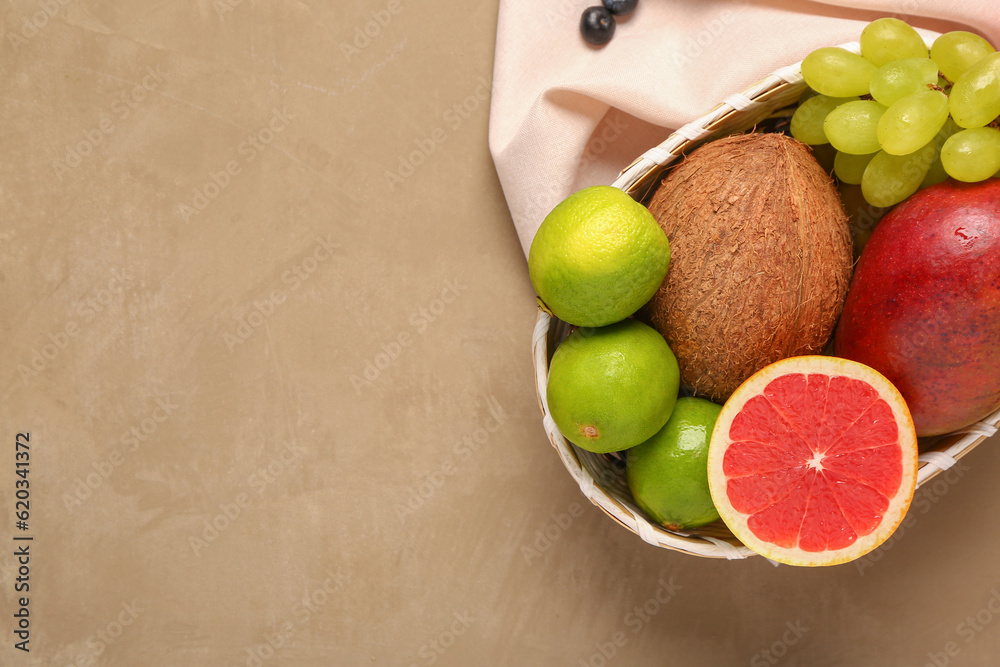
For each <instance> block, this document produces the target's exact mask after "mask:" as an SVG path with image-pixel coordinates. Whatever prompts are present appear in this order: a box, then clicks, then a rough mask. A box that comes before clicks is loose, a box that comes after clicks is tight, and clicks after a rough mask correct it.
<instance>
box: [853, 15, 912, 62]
mask: <svg viewBox="0 0 1000 667" xmlns="http://www.w3.org/2000/svg"><path fill="white" fill-rule="evenodd" d="M861 55H862V56H864V57H865V58H867V59H868V60H870V61H871V62H873V63H875V64H876V65H878V66H879V67H881V66H882V65H885V64H887V63H891V62H892V61H893V60H900V59H902V58H926V57H927V45H926V44H924V39H923V37H921V36H920V35H919V34H918V33H917V31H916V30H914V29H913V28H911V27H910V26H909V25H908V24H907V23H905V22H904V21H900V20H899V19H893V18H883V19H878V20H875V21H872V22H871V23H869V24H868V25H867V26H865V29H864V30H862V31H861Z"/></svg>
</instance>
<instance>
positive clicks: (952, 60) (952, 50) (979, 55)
mask: <svg viewBox="0 0 1000 667" xmlns="http://www.w3.org/2000/svg"><path fill="white" fill-rule="evenodd" d="M995 51H996V49H994V48H993V45H992V44H990V43H989V42H987V41H986V40H985V39H983V38H982V37H980V36H979V35H976V34H974V33H971V32H966V31H964V30H954V31H952V32H946V33H945V34H943V35H941V36H940V37H938V38H937V39H936V40H934V44H932V45H931V60H933V61H934V62H936V63H937V65H938V67H939V68H941V73H942V74H944V75H945V76H946V77H948V79H949V80H950V81H951V82H952V83H954V82H955V81H957V80H958V77H960V76H962V75H963V74H965V72H966V71H967V70H968V69H969V68H970V67H972V66H973V65H975V64H976V63H978V62H979V61H980V60H982V59H983V58H985V57H986V56H988V55H990V54H991V53H994V52H995Z"/></svg>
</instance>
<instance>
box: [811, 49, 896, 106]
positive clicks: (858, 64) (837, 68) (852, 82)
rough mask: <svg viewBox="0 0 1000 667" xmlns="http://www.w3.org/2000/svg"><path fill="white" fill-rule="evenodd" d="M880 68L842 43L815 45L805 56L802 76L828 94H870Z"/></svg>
mask: <svg viewBox="0 0 1000 667" xmlns="http://www.w3.org/2000/svg"><path fill="white" fill-rule="evenodd" d="M877 71H878V68H877V67H876V66H875V65H873V64H872V63H871V61H868V60H866V59H864V58H862V57H861V56H859V55H857V54H856V53H851V52H850V51H848V50H847V49H842V48H840V47H839V46H824V47H823V48H820V49H816V50H815V51H813V52H812V53H810V54H809V55H808V56H806V57H805V59H803V60H802V78H803V79H805V81H806V83H807V84H809V87H810V88H812V89H813V90H815V91H817V92H818V93H820V94H821V95H826V96H828V97H856V96H858V95H867V94H868V92H869V88H870V84H871V80H872V77H873V76H874V75H875V72H877Z"/></svg>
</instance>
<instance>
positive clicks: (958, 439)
mask: <svg viewBox="0 0 1000 667" xmlns="http://www.w3.org/2000/svg"><path fill="white" fill-rule="evenodd" d="M925 32H927V35H925V36H924V41H925V43H926V44H927V46H928V47H930V46H931V44H933V42H934V40H935V39H936V38H937V37H938V36H939V33H931V32H930V31H925ZM840 47H841V48H844V49H847V50H848V51H851V52H853V53H858V54H860V52H861V46H860V44H859V43H858V42H848V43H846V44H841V45H840ZM801 64H802V62H801V61H799V62H797V63H794V64H792V65H788V66H786V67H781V68H779V69H777V70H775V71H774V72H772V73H770V74H768V75H767V76H765V77H764V78H763V79H761V80H760V81H758V82H757V83H755V84H753V85H752V86H750V87H749V88H746V89H745V90H743V91H741V92H739V93H736V94H735V95H730V96H729V97H727V98H726V99H725V100H724V101H723V102H721V103H719V104H717V105H716V106H714V107H713V108H712V109H710V110H709V111H708V113H706V114H704V115H703V116H701V117H700V118H697V119H695V120H693V121H691V122H690V123H687V124H686V125H684V126H682V127H680V128H678V129H677V130H676V131H675V132H673V133H671V135H670V136H669V137H667V139H666V140H664V141H663V142H662V143H660V144H659V145H658V146H655V147H653V148H651V149H649V150H648V151H646V152H645V153H643V154H642V155H641V156H639V157H638V158H636V159H635V160H634V161H633V162H632V163H631V164H630V165H629V166H628V167H626V168H625V169H624V170H622V172H621V174H619V176H618V178H617V179H616V180H615V182H614V183H613V184H612V185H613V186H614V187H618V188H620V189H622V190H624V191H625V192H627V193H628V194H630V195H631V196H632V197H634V198H635V199H636V200H638V201H641V200H642V199H643V198H644V197H645V195H646V194H648V193H649V191H650V189H651V188H652V187H653V186H654V185H655V184H656V183H657V182H658V180H659V178H660V175H661V174H662V173H663V172H664V171H665V169H666V168H667V167H668V166H669V165H670V163H671V162H673V161H674V160H675V159H676V158H677V157H679V156H681V155H683V154H684V153H685V151H686V150H687V149H689V148H693V147H694V146H696V145H698V144H700V143H701V142H702V141H704V140H705V139H706V138H708V137H710V136H711V135H712V134H714V133H715V132H717V131H719V130H720V129H723V128H725V127H726V126H727V124H729V123H730V122H732V121H734V120H738V119H739V118H740V115H741V114H744V113H745V112H746V111H747V110H748V109H761V108H764V107H765V105H766V104H767V103H768V102H772V103H773V102H774V101H775V100H780V99H783V97H784V96H787V95H796V96H797V95H799V94H801V93H802V92H803V91H804V90H805V88H806V85H805V83H804V81H803V79H802V73H801V70H800V67H801ZM559 323H560V321H559V320H558V319H556V318H555V317H553V316H551V315H549V314H548V313H547V312H545V311H543V310H541V309H539V312H538V318H537V320H536V322H535V328H534V332H533V334H532V340H531V348H532V360H533V364H534V370H535V392H536V396H537V399H538V404H539V407H540V409H541V411H542V422H543V426H544V428H545V432H546V434H547V435H548V438H549V441H550V442H551V444H552V446H553V447H554V448H555V450H556V452H557V453H558V454H559V458H560V460H561V461H562V463H563V466H564V467H565V468H566V470H567V471H569V473H570V474H571V475H572V476H573V478H574V479H575V480H576V482H577V484H578V485H579V486H580V490H581V492H582V493H583V494H584V496H586V497H587V499H588V500H590V501H591V502H592V503H593V504H595V505H596V506H597V507H599V508H600V509H601V510H602V511H604V513H605V514H607V515H608V516H610V517H611V518H612V519H614V520H615V521H616V522H617V523H619V524H620V525H622V526H624V527H625V528H626V529H628V530H630V531H631V532H633V533H635V534H636V535H638V536H639V537H641V538H642V539H643V540H644V541H645V542H647V543H649V544H652V545H654V546H658V547H662V548H666V549H671V550H674V551H679V552H681V553H686V554H690V555H693V556H700V557H704V558H725V559H728V560H739V559H744V558H747V557H750V556H756V555H758V554H757V553H756V552H754V551H752V550H751V549H750V548H749V547H746V546H744V545H742V544H739V543H738V542H737V543H735V544H733V543H731V542H730V541H727V540H724V539H720V538H716V537H711V536H707V535H699V534H698V531H696V530H695V531H690V532H687V533H679V532H673V531H669V530H666V529H665V528H662V527H660V526H658V525H656V524H654V523H651V522H650V521H649V520H648V519H647V518H646V517H645V516H644V514H643V513H642V511H641V510H639V509H638V508H637V507H635V506H634V504H632V503H627V502H623V501H622V500H621V499H618V498H615V497H614V496H612V495H611V494H609V493H608V492H607V491H606V490H605V489H604V488H603V487H602V486H601V484H600V483H599V481H598V480H596V479H595V478H594V476H593V475H592V474H591V472H590V471H589V470H588V469H587V467H586V466H585V465H584V464H583V462H582V461H581V458H580V456H581V455H582V454H583V452H582V450H579V449H578V448H577V447H576V445H573V444H572V443H570V442H569V440H567V439H566V437H565V436H563V434H562V433H561V432H560V431H559V428H558V427H557V426H556V424H555V421H553V419H552V416H551V415H550V414H549V410H548V402H547V400H546V386H547V384H548V361H549V338H550V335H551V334H552V333H553V332H554V330H555V328H556V326H557V325H559ZM998 427H1000V410H997V411H995V412H994V413H992V414H991V415H989V416H988V417H986V418H985V419H983V420H981V421H980V422H977V423H976V424H973V425H971V426H969V427H966V428H965V429H961V430H959V431H956V432H954V433H951V434H948V435H947V436H943V437H942V439H941V440H940V441H939V443H940V444H939V445H938V446H936V447H935V448H933V449H931V450H929V451H926V452H924V453H922V454H921V455H920V459H919V461H920V462H919V466H920V467H919V470H918V473H917V486H918V487H919V486H920V485H921V484H923V483H925V482H927V481H929V480H930V479H932V478H933V477H934V476H935V475H937V474H939V473H940V472H942V471H944V470H947V469H948V468H950V467H952V466H953V465H955V464H956V463H957V461H958V460H959V459H961V458H962V457H964V456H965V455H966V454H968V453H969V452H970V451H972V450H973V449H974V448H975V447H976V446H977V445H979V444H980V443H981V442H983V441H984V440H986V438H988V437H990V436H991V435H993V434H995V433H996V432H997V430H998ZM734 539H735V538H734Z"/></svg>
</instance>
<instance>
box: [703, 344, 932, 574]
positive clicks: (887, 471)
mask: <svg viewBox="0 0 1000 667" xmlns="http://www.w3.org/2000/svg"><path fill="white" fill-rule="evenodd" d="M708 482H709V487H710V490H711V493H712V500H713V502H714V503H715V506H716V508H717V509H718V510H719V514H720V516H721V517H722V519H723V521H725V523H726V525H727V526H729V529H730V530H732V531H733V534H734V535H735V536H736V537H737V538H739V540H740V541H742V542H743V544H745V545H746V546H748V547H750V548H751V549H753V550H754V551H756V552H757V553H759V554H761V555H763V556H766V557H767V558H770V559H771V560H775V561H778V562H781V563H788V564H790V565H836V564H838V563H846V562H847V561H850V560H854V559H855V558H858V557H860V556H863V555H864V554H866V553H868V552H869V551H871V550H872V549H874V548H875V547H877V546H878V545H880V544H882V543H883V542H884V541H885V540H886V539H888V537H889V536H890V535H891V534H892V532H893V531H894V530H896V527H897V526H898V525H899V523H900V521H902V520H903V516H904V515H905V514H906V510H907V508H909V506H910V500H911V499H912V498H913V491H914V489H915V488H916V482H917V436H916V433H915V432H914V429H913V420H912V419H911V418H910V411H909V410H908V409H907V407H906V403H905V402H904V401H903V397H902V396H901V395H900V393H899V391H897V390H896V388H895V387H894V386H893V385H892V383H890V382H889V381H888V380H887V379H885V378H884V377H883V376H882V375H880V374H879V373H878V372H877V371H875V370H872V369H871V368H869V367H868V366H865V365H863V364H859V363H857V362H854V361H849V360H847V359H838V358H835V357H821V356H806V357H792V358H789V359H784V360H782V361H779V362H777V363H774V364H771V365H770V366H767V367H766V368H764V369H763V370H761V371H758V372H757V373H756V374H754V375H753V376H751V377H750V378H749V379H748V380H747V381H746V382H744V383H743V384H742V385H740V387H739V388H738V389H737V390H736V391H735V392H734V393H733V395H732V396H731V397H730V398H729V400H728V401H727V402H726V404H725V406H724V407H723V408H722V412H721V413H720V414H719V418H718V420H717V421H716V424H715V429H714V431H713V432H712V444H711V446H710V448H709V453H708Z"/></svg>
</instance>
